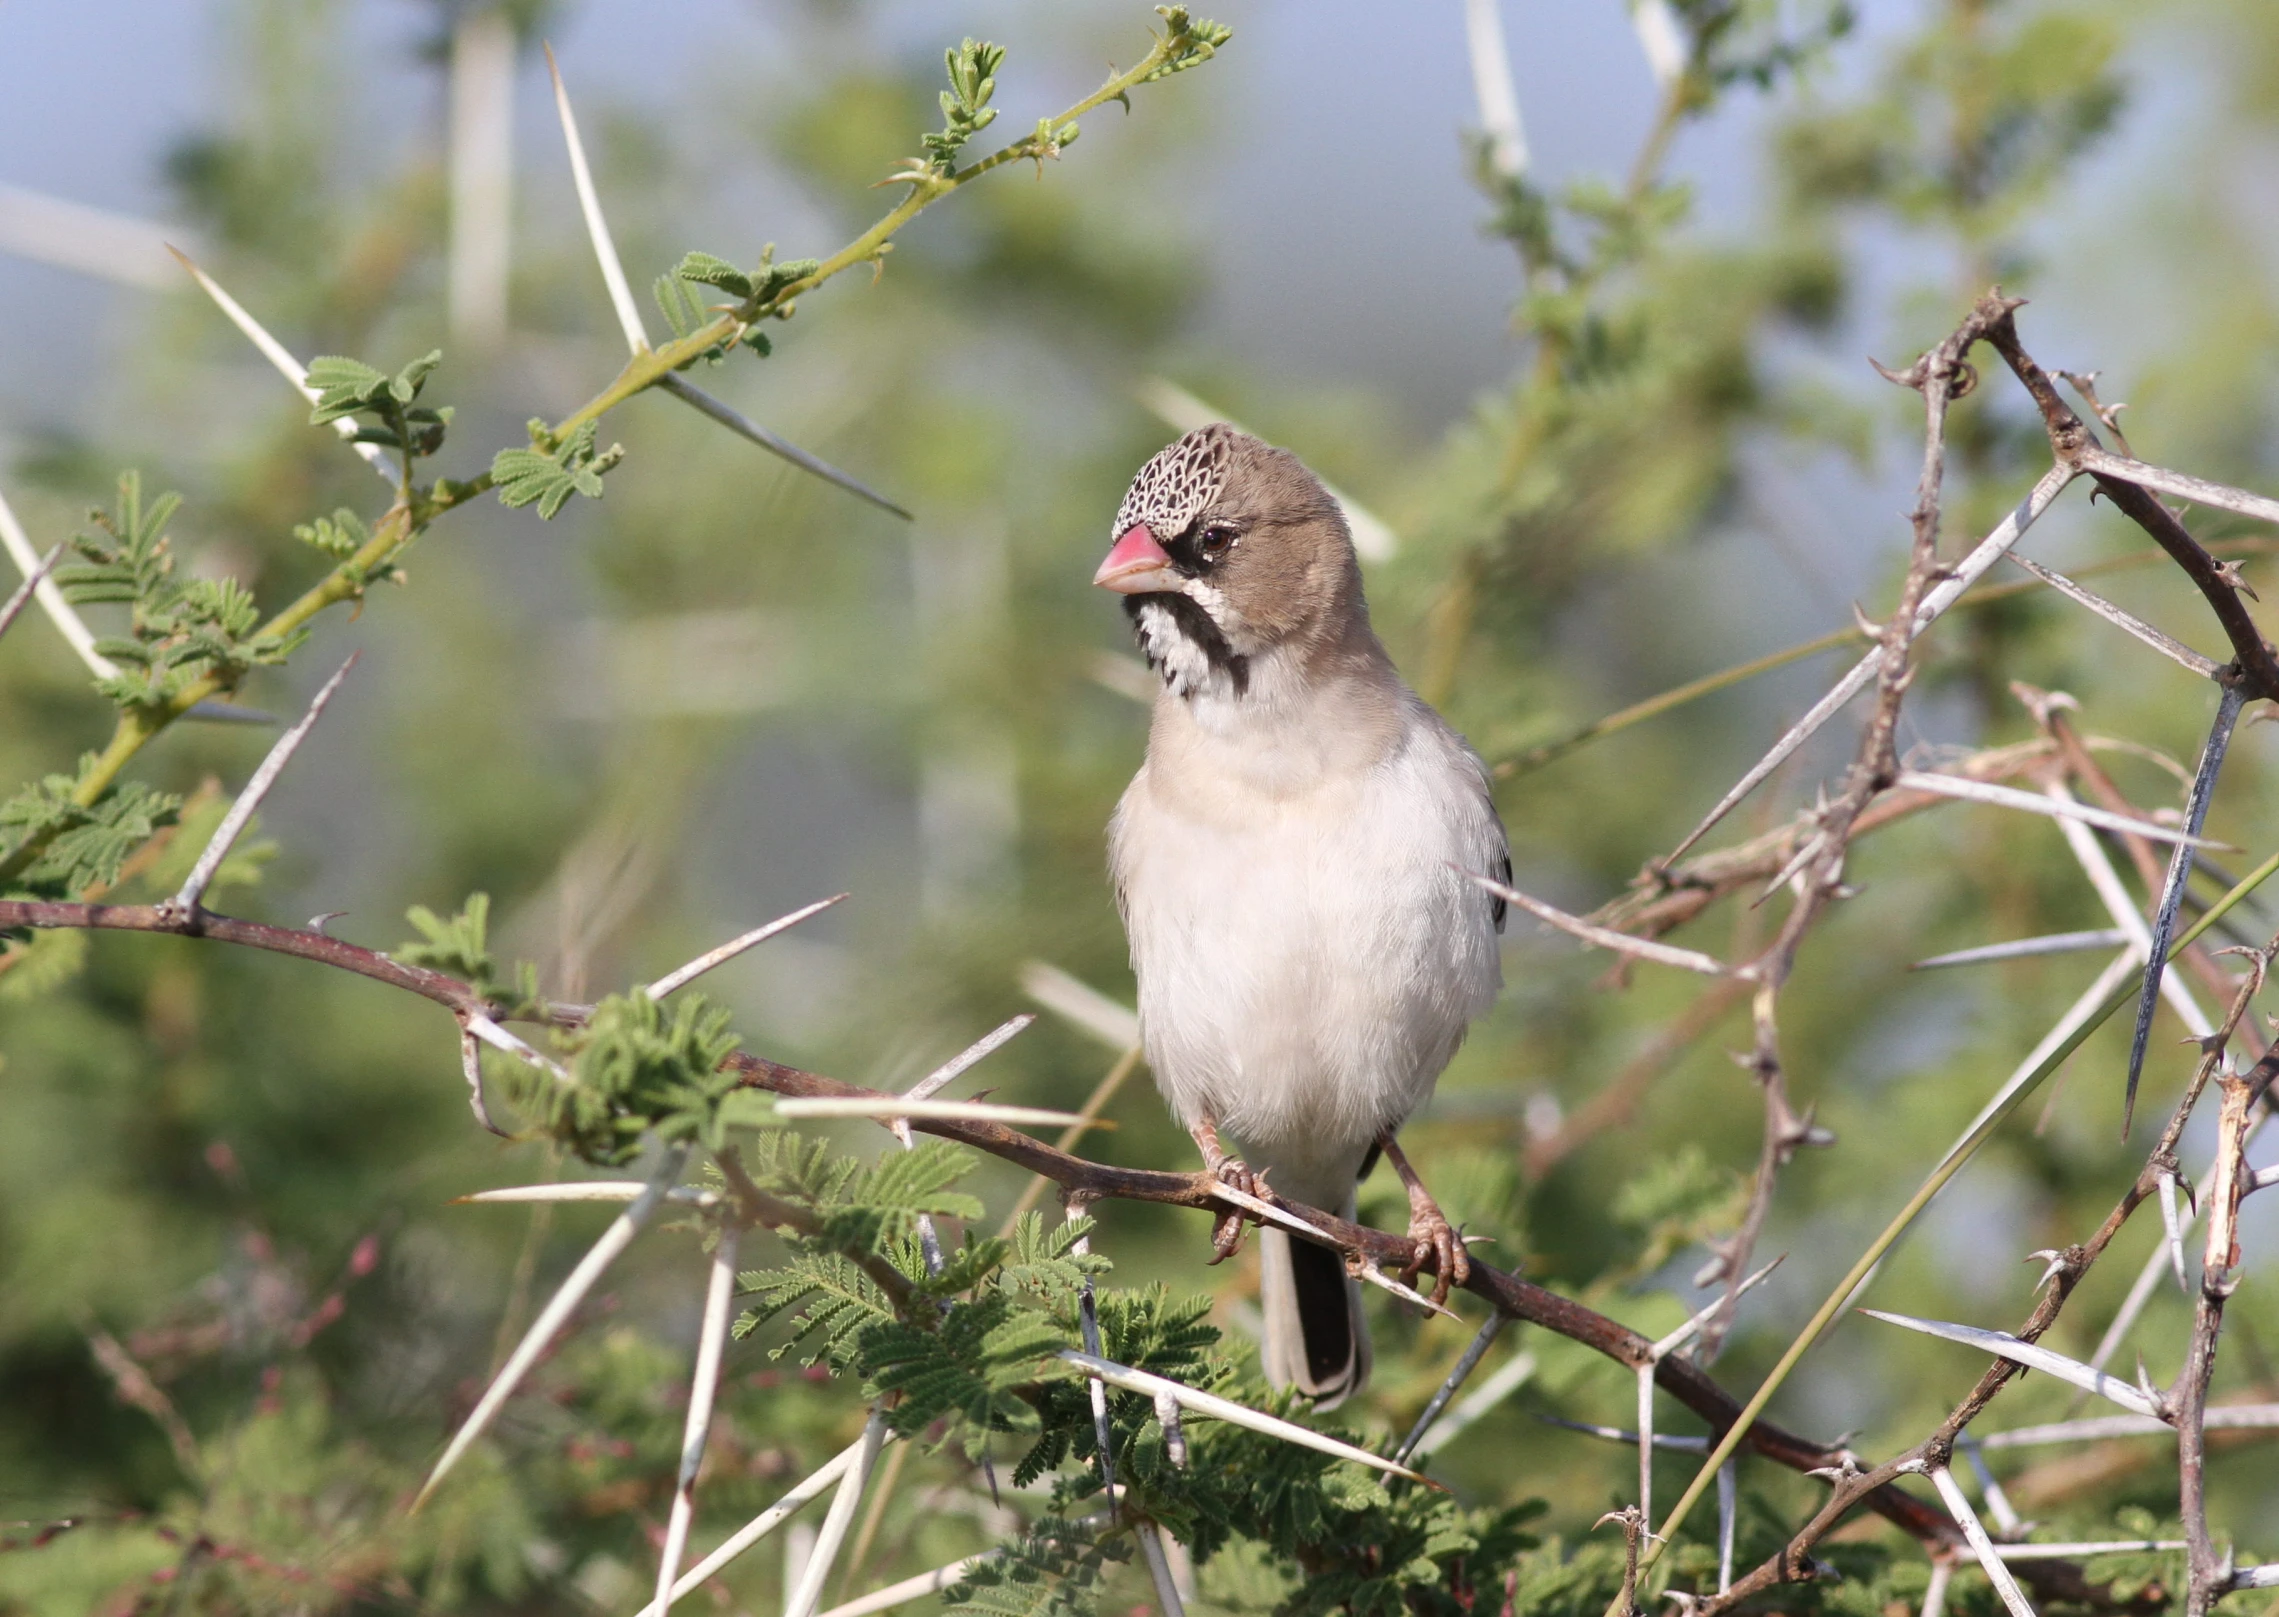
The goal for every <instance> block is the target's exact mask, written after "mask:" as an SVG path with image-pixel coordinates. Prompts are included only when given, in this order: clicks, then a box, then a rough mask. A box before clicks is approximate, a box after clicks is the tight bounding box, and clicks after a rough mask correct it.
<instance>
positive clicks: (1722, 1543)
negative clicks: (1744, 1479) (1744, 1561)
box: [1717, 1459, 1741, 1594]
mask: <svg viewBox="0 0 2279 1617" xmlns="http://www.w3.org/2000/svg"><path fill="white" fill-rule="evenodd" d="M1740 1492H1741V1490H1740V1479H1739V1476H1738V1473H1737V1471H1736V1468H1735V1464H1734V1462H1733V1461H1732V1460H1730V1459H1729V1460H1727V1461H1726V1462H1725V1463H1724V1464H1723V1465H1721V1466H1719V1467H1718V1468H1717V1592H1718V1593H1719V1594H1723V1593H1725V1591H1726V1590H1728V1589H1730V1588H1732V1587H1733V1528H1734V1524H1735V1522H1736V1521H1737V1520H1738V1518H1739V1517H1740V1514H1741V1511H1740Z"/></svg>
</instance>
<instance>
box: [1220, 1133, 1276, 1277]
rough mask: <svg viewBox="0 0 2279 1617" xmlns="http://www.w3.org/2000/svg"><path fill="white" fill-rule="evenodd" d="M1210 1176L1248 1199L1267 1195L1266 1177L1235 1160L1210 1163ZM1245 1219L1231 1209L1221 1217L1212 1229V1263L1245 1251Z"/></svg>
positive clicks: (1237, 1159)
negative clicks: (1243, 1234) (1243, 1241)
mask: <svg viewBox="0 0 2279 1617" xmlns="http://www.w3.org/2000/svg"><path fill="white" fill-rule="evenodd" d="M1210 1173H1211V1177H1212V1178H1213V1179H1215V1180H1217V1181H1218V1182H1219V1183H1220V1184H1222V1185H1225V1186H1226V1187H1227V1188H1228V1189H1230V1190H1237V1191H1240V1192H1241V1193H1242V1194H1243V1195H1245V1196H1263V1195H1264V1194H1265V1193H1266V1175H1265V1174H1263V1173H1254V1172H1252V1171H1251V1169H1250V1167H1249V1166H1248V1165H1247V1164H1246V1163H1244V1162H1242V1161H1241V1160H1240V1159H1239V1158H1236V1157H1222V1158H1221V1159H1220V1160H1218V1161H1217V1162H1214V1163H1212V1164H1210ZM1244 1228H1245V1220H1244V1219H1243V1216H1242V1214H1241V1213H1239V1212H1236V1211H1235V1210H1234V1209H1232V1208H1229V1209H1228V1210H1227V1211H1226V1212H1223V1213H1221V1214H1220V1215H1219V1219H1218V1222H1217V1223H1216V1224H1213V1225H1212V1226H1211V1254H1212V1256H1211V1262H1212V1263H1214V1264H1219V1263H1224V1262H1226V1261H1227V1259H1229V1258H1231V1257H1233V1256H1234V1255H1235V1254H1236V1253H1237V1252H1240V1251H1241V1250H1242V1232H1243V1229H1244Z"/></svg>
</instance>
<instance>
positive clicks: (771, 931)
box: [645, 893, 847, 999]
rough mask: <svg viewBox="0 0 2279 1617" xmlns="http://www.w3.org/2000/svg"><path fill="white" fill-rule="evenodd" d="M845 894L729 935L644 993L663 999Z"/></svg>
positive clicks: (838, 900) (650, 986) (658, 980)
mask: <svg viewBox="0 0 2279 1617" xmlns="http://www.w3.org/2000/svg"><path fill="white" fill-rule="evenodd" d="M846 896H847V895H846V894H845V893H834V894H832V895H831V896H830V897H829V898H822V899H817V900H816V901H815V902H814V903H812V904H810V905H808V906H807V907H806V908H805V909H799V910H793V911H792V912H791V913H790V914H789V915H782V916H778V917H777V918H776V919H774V920H772V921H770V922H768V924H767V925H765V926H761V927H754V928H753V929H752V930H751V931H749V932H747V933H745V934H744V935H743V936H742V937H740V938H730V939H729V940H728V941H727V942H726V943H723V944H722V945H721V946H720V947H719V948H717V949H713V950H711V951H709V952H708V953H705V954H700V955H698V956H697V957H696V958H695V959H694V960H691V961H690V962H689V963H688V964H687V965H685V966H682V967H681V968H680V969H679V970H677V971H668V972H667V973H665V975H664V976H662V977H659V978H658V979H657V980H656V981H655V982H653V983H651V984H650V985H649V986H648V988H647V989H646V990H645V992H646V993H647V994H648V996H649V997H650V998H651V999H663V998H664V997H665V996H666V995H667V994H671V993H675V992H677V991H678V990H680V989H683V988H686V987H687V986H688V985H689V984H690V983H693V982H695V981H696V980H697V978H699V977H701V976H703V975H704V974H705V973H706V972H708V971H710V970H711V969H712V968H713V967H715V966H719V965H725V964H726V963H727V962H729V961H731V960H733V959H735V958H736V957H737V956H738V955H740V954H742V953H743V952H744V951H745V950H746V949H749V948H751V947H752V946H753V945H754V944H760V943H765V942H767V941H768V939H770V938H772V937H776V936H778V935H780V934H782V933H785V932H788V931H790V930H791V929H792V928H793V927H795V926H797V925H798V924H799V923H800V922H802V921H804V920H806V919H807V918H808V917H809V916H811V915H820V914H822V913H823V912H824V911H825V910H827V909H829V908H830V907H831V906H832V905H834V904H836V903H838V902H840V900H842V899H844V898H845V897H846Z"/></svg>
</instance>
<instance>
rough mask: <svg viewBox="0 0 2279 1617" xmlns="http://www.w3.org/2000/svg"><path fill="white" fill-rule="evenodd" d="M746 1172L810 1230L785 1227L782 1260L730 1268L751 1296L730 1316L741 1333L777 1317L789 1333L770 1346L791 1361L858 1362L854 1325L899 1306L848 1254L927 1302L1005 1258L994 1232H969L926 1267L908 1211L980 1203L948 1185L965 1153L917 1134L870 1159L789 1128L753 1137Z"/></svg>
mask: <svg viewBox="0 0 2279 1617" xmlns="http://www.w3.org/2000/svg"><path fill="white" fill-rule="evenodd" d="M750 1155H751V1166H750V1169H749V1172H750V1174H751V1177H752V1180H753V1182H754V1183H755V1184H757V1185H758V1186H759V1187H760V1188H761V1189H762V1190H764V1191H766V1192H767V1193H768V1194H769V1195H771V1196H775V1197H777V1198H779V1199H780V1200H782V1201H785V1202H788V1203H790V1204H791V1205H792V1206H794V1207H798V1208H801V1209H803V1210H804V1211H806V1212H807V1213H809V1214H811V1215H812V1216H813V1219H814V1224H815V1227H814V1230H813V1232H812V1233H810V1234H806V1235H792V1236H787V1237H786V1251H787V1258H788V1261H787V1263H786V1264H785V1266H784V1267H782V1268H780V1269H755V1270H750V1271H747V1272H746V1273H745V1274H744V1275H743V1276H742V1277H741V1283H742V1285H743V1288H744V1290H745V1291H746V1292H747V1293H748V1294H750V1295H752V1296H753V1297H755V1298H756V1299H757V1301H756V1302H755V1303H754V1305H753V1306H752V1307H751V1308H749V1309H747V1310H746V1311H745V1312H744V1314H743V1315H742V1316H741V1317H740V1318H738V1320H737V1322H736V1334H737V1335H738V1336H739V1337H741V1336H747V1335H749V1334H750V1333H751V1332H752V1331H753V1330H755V1329H757V1328H758V1327H759V1326H760V1325H762V1324H765V1323H767V1322H768V1321H770V1320H775V1319H779V1318H780V1319H783V1320H785V1321H786V1323H787V1324H788V1326H789V1334H788V1336H787V1337H786V1338H785V1340H784V1341H782V1342H781V1343H779V1344H778V1345H777V1346H776V1348H775V1349H774V1356H775V1357H777V1358H781V1357H783V1356H785V1355H786V1354H791V1353H795V1352H796V1353H799V1354H801V1361H800V1362H802V1363H803V1364H810V1365H813V1364H824V1365H828V1366H829V1367H830V1368H831V1370H832V1371H833V1373H835V1374H842V1375H843V1374H848V1373H854V1372H858V1371H859V1370H860V1366H861V1362H862V1338H863V1333H864V1332H865V1331H868V1330H871V1329H874V1328H882V1327H885V1326H889V1325H892V1324H895V1323H896V1322H897V1321H898V1319H899V1317H900V1316H899V1314H898V1312H897V1310H896V1308H895V1307H894V1305H893V1304H892V1302H890V1301H889V1300H888V1298H887V1296H886V1294H885V1293H884V1292H883V1291H881V1290H880V1289H879V1288H878V1285H877V1283H876V1282H874V1281H873V1280H871V1279H870V1277H869V1276H867V1275H865V1274H864V1273H863V1271H862V1268H861V1263H860V1260H864V1259H873V1258H881V1257H883V1258H885V1259H886V1260H887V1261H888V1262H889V1263H891V1264H892V1265H893V1267H894V1268H895V1269H896V1270H897V1271H899V1272H900V1273H901V1274H902V1275H903V1276H904V1278H905V1279H906V1280H907V1281H908V1282H909V1285H910V1288H911V1290H910V1294H911V1296H912V1297H913V1298H914V1299H920V1300H926V1301H938V1300H942V1299H947V1298H951V1297H954V1296H956V1295H957V1294H958V1293H960V1292H962V1291H970V1290H972V1289H974V1288H975V1287H976V1286H979V1285H982V1284H983V1283H985V1282H986V1281H988V1280H989V1279H990V1278H991V1277H992V1275H993V1274H994V1273H995V1272H996V1270H997V1269H999V1268H1000V1267H1001V1266H1002V1265H1003V1263H1004V1261H1005V1256H1004V1254H1003V1253H1002V1252H1000V1251H999V1250H998V1249H999V1248H1001V1247H1002V1246H1003V1245H1004V1243H1002V1242H987V1241H984V1242H973V1243H969V1244H968V1245H967V1246H965V1247H964V1248H962V1249H961V1250H959V1251H958V1252H956V1253H954V1254H952V1255H951V1256H950V1257H949V1259H948V1261H946V1262H945V1263H944V1265H943V1268H942V1272H941V1274H940V1275H938V1276H937V1275H930V1274H928V1273H927V1271H926V1264H925V1259H924V1256H923V1254H922V1253H921V1252H920V1250H919V1245H918V1220H919V1219H920V1218H921V1217H927V1218H968V1219H970V1218H978V1217H980V1216H981V1204H980V1203H979V1202H978V1201H976V1200H975V1199H974V1198H973V1197H972V1196H970V1195H967V1194H965V1193H964V1192H962V1191H957V1190H954V1189H952V1188H951V1187H953V1186H954V1185H955V1184H956V1183H957V1182H958V1181H959V1180H960V1179H962V1178H963V1177H964V1176H965V1174H966V1172H967V1171H968V1170H969V1169H970V1168H971V1166H972V1157H971V1156H970V1154H969V1153H967V1152H965V1151H962V1150H960V1149H959V1148H958V1147H956V1146H953V1145H951V1144H949V1143H948V1142H947V1141H944V1140H935V1139H922V1140H918V1141H916V1142H915V1145H914V1148H913V1149H911V1150H909V1151H897V1152H891V1153H889V1154H888V1155H887V1156H886V1157H885V1158H883V1159H882V1160H881V1161H879V1162H878V1163H877V1164H875V1165H869V1166H866V1165H864V1164H863V1163H861V1162H859V1161H857V1160H856V1159H855V1158H853V1157H850V1156H847V1155H845V1154H843V1153H840V1152H836V1151H833V1150H832V1149H831V1148H830V1146H829V1145H828V1144H827V1143H826V1142H824V1141H821V1140H809V1139H807V1138H805V1137H804V1136H801V1135H798V1134H794V1133H790V1132H776V1133H770V1134H763V1135H761V1136H760V1137H759V1139H758V1140H756V1141H755V1142H754V1143H753V1146H752V1150H751V1153H750Z"/></svg>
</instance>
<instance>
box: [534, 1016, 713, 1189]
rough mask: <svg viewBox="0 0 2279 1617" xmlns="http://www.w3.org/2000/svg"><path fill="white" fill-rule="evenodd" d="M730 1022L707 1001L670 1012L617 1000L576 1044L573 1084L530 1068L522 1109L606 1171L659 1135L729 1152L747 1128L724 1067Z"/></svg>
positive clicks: (589, 1021)
mask: <svg viewBox="0 0 2279 1617" xmlns="http://www.w3.org/2000/svg"><path fill="white" fill-rule="evenodd" d="M728 1020H729V1018H728V1011H727V1010H726V1008H725V1007H723V1006H719V1005H715V1004H713V1003H712V1002H711V1001H709V1000H707V999H706V998H705V997H704V996H703V995H702V994H683V995H681V996H679V997H678V998H676V999H675V1000H674V1002H673V1004H672V1007H671V1008H670V1009H667V1008H666V1007H665V1006H663V1005H660V1004H658V1003H657V1002H656V1001H655V1000H653V999H651V998H650V997H649V996H648V995H647V994H644V993H638V992H637V993H632V994H612V995H611V996H610V997H609V998H607V999H605V1000H603V1001H602V1002H601V1003H600V1004H598V1005H596V1006H595V1007H594V1008H593V1014H592V1015H591V1016H590V1017H588V1018H587V1020H586V1024H585V1026H584V1027H582V1028H580V1029H579V1030H578V1031H577V1032H576V1033H575V1034H573V1035H571V1036H570V1038H569V1040H568V1041H567V1042H568V1044H569V1047H570V1049H571V1052H572V1057H571V1061H570V1077H571V1079H572V1081H571V1082H569V1083H561V1082H558V1081H556V1080H555V1079H553V1078H551V1077H550V1076H546V1075H543V1074H539V1073H536V1072H535V1071H526V1072H525V1073H524V1075H523V1081H522V1084H521V1086H520V1092H519V1093H518V1094H517V1095H516V1097H515V1099H516V1104H517V1105H518V1106H520V1107H521V1108H522V1109H523V1110H524V1111H525V1113H527V1114H528V1115H530V1116H532V1117H533V1118H535V1119H536V1121H537V1123H538V1126H539V1127H540V1128H541V1129H543V1130H544V1131H545V1132H546V1133H548V1134H550V1135H551V1136H553V1137H554V1138H555V1139H557V1140H559V1141H561V1142H562V1144H564V1145H566V1146H568V1147H569V1148H570V1149H571V1150H572V1151H575V1152H576V1153H577V1154H578V1155H579V1156H580V1157H583V1158H584V1159H585V1160H586V1161H588V1162H591V1163H594V1164H596V1165H597V1166H601V1167H610V1168H617V1167H623V1166H624V1165H625V1164H627V1163H629V1162H631V1161H632V1160H633V1159H634V1158H635V1157H637V1156H639V1155H640V1154H641V1148H642V1142H643V1139H644V1138H645V1137H646V1136H648V1135H650V1134H654V1135H656V1136H657V1138H659V1139H660V1140H663V1141H666V1142H667V1143H669V1144H679V1143H682V1142H694V1143H696V1144H699V1145H702V1146H704V1147H705V1148H706V1149H708V1150H713V1151H717V1150H720V1149H721V1148H722V1147H724V1146H725V1145H726V1144H727V1143H728V1130H729V1128H730V1127H731V1126H733V1125H734V1124H735V1123H736V1122H737V1121H739V1119H738V1118H737V1116H736V1115H734V1108H732V1107H731V1106H730V1104H729V1103H730V1101H731V1100H733V1099H734V1098H735V1097H736V1096H737V1094H738V1083H737V1078H736V1074H735V1073H733V1072H730V1071H725V1070H723V1069H722V1067H721V1063H722V1062H724V1061H726V1060H727V1059H728V1056H729V1054H730V1052H732V1051H733V1050H734V1049H735V1048H736V1045H737V1043H738V1042H739V1041H738V1039H737V1037H736V1035H735V1034H733V1033H731V1032H729V1031H728Z"/></svg>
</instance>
